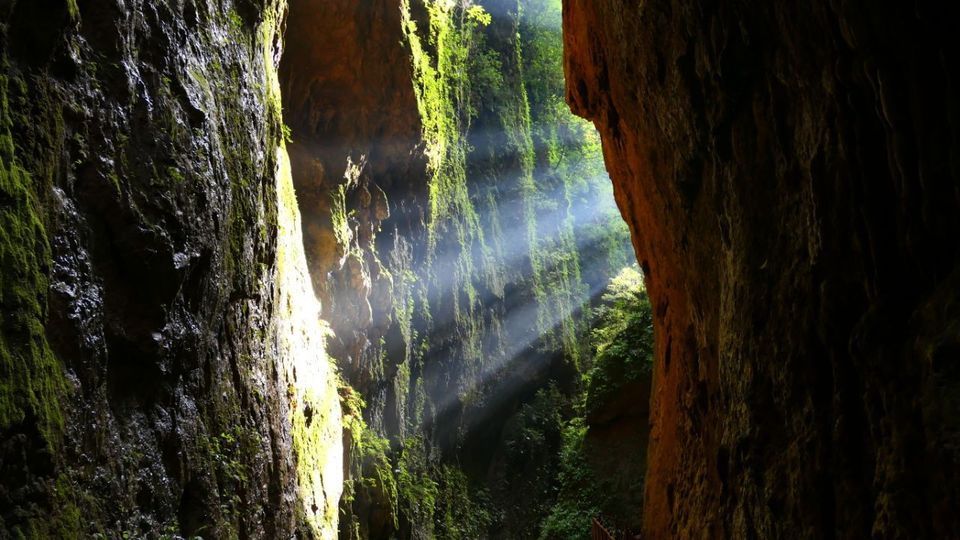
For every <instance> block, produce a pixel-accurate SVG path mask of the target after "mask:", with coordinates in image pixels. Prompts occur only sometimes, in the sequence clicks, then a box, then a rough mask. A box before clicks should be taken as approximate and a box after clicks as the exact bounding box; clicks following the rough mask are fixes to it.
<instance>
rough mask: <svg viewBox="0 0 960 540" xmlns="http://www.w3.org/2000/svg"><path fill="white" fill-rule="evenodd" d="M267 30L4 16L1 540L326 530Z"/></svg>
mask: <svg viewBox="0 0 960 540" xmlns="http://www.w3.org/2000/svg"><path fill="white" fill-rule="evenodd" d="M285 13H286V2H284V1H282V0H238V1H236V2H219V1H207V0H186V1H182V0H169V1H168V0H127V1H123V2H100V1H93V0H3V1H0V98H2V99H0V225H2V227H0V264H2V273H0V276H2V277H0V309H2V311H0V538H38V539H39V538H43V539H46V538H128V537H129V538H158V537H166V538H173V537H189V538H193V537H203V538H290V537H293V536H295V535H296V536H297V537H305V538H310V537H321V538H324V537H325V538H331V537H333V536H334V535H335V531H336V527H337V524H336V519H337V499H338V497H339V489H340V486H341V485H342V482H341V480H342V478H341V477H342V470H341V461H342V457H341V454H342V446H341V444H342V440H341V426H340V407H339V398H338V395H337V390H336V383H335V376H334V373H333V368H332V366H330V365H329V363H328V361H327V358H326V356H325V353H324V349H323V340H324V335H325V331H324V327H323V325H322V324H321V322H320V320H319V309H320V307H319V305H318V304H317V302H316V300H315V299H314V296H313V295H312V293H311V291H310V280H309V274H308V272H307V268H306V260H305V257H304V251H303V244H302V241H301V231H300V217H299V212H298V209H297V206H296V199H295V196H294V193H293V185H292V179H291V175H290V172H289V169H290V168H289V163H288V162H287V160H286V157H285V155H286V154H285V151H284V150H283V147H282V127H281V117H280V114H281V108H280V97H279V96H280V93H279V81H278V78H277V75H276V68H277V64H278V62H279V58H280V54H281V52H282V51H281V49H282V28H283V20H284V17H285Z"/></svg>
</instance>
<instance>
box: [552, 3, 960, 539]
mask: <svg viewBox="0 0 960 540" xmlns="http://www.w3.org/2000/svg"><path fill="white" fill-rule="evenodd" d="M952 20H953V19H952V17H951V16H950V13H948V9H947V7H946V4H945V3H934V2H914V3H880V4H877V3H867V2H858V1H846V2H826V1H813V2H802V3H776V2H775V3H746V2H735V1H729V2H707V3H701V2H693V1H674V2H668V1H659V0H653V1H647V2H634V3H624V2H619V1H613V0H566V1H565V13H564V23H565V32H566V38H565V39H566V66H565V67H566V72H567V76H568V80H567V84H568V96H567V97H568V101H569V103H570V104H571V106H572V108H573V109H574V111H575V112H576V113H578V114H580V115H583V116H585V117H587V118H590V119H592V120H594V122H595V123H596V125H597V127H598V128H599V130H600V132H601V135H602V138H603V142H604V152H605V158H606V162H607V166H608V168H609V170H610V172H611V175H612V177H613V180H614V183H615V187H616V195H617V200H618V203H619V205H620V207H621V210H622V211H623V214H624V216H625V218H626V219H627V221H628V222H629V224H630V226H631V228H632V230H633V233H634V245H635V247H636V250H637V254H638V259H639V260H640V262H641V265H642V266H643V268H644V270H645V271H646V274H647V280H648V288H649V292H650V296H651V300H652V301H653V303H654V309H655V313H656V323H657V330H656V333H657V361H656V368H655V389H654V394H653V397H652V401H651V405H652V411H651V422H652V434H651V448H650V451H649V461H648V465H649V467H648V477H647V478H648V481H647V494H646V506H645V509H644V514H645V529H646V532H647V534H649V535H650V537H651V538H668V537H688V536H698V537H699V536H709V537H713V538H716V537H733V538H776V537H802V538H818V537H831V536H839V537H844V538H864V537H869V536H871V535H872V536H876V537H884V538H887V537H889V538H920V537H956V536H958V535H960V517H958V515H957V513H956V511H955V509H956V508H957V507H958V505H960V492H958V489H960V488H958V485H960V484H958V480H960V424H958V421H957V419H958V418H960V367H958V366H960V357H958V352H960V305H958V303H957V301H958V295H960V269H958V267H957V261H958V258H957V256H958V251H960V244H958V243H957V240H956V239H957V235H958V232H960V211H958V209H960V191H958V185H960V161H958V159H957V156H958V155H960V137H958V135H960V133H958V130H960V118H958V111H960V109H958V105H960V103H958V96H960V93H958V88H957V77H958V72H960V62H958V58H957V56H956V54H955V53H953V52H952V50H953V49H954V48H955V46H956V38H955V32H953V31H952V30H951V24H952V23H951V21H952Z"/></svg>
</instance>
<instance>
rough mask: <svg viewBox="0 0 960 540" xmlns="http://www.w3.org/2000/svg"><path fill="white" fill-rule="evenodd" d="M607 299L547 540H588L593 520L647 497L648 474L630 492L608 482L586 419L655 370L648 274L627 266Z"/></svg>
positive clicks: (566, 436) (616, 481) (566, 439)
mask: <svg viewBox="0 0 960 540" xmlns="http://www.w3.org/2000/svg"><path fill="white" fill-rule="evenodd" d="M602 301H603V303H602V305H601V306H600V307H599V308H597V309H596V311H595V313H594V319H595V320H594V328H593V331H592V332H591V345H592V347H593V350H594V353H595V354H594V359H593V365H592V366H591V367H590V369H589V370H588V371H587V372H586V373H585V374H584V381H583V385H584V387H585V388H586V391H585V394H584V396H583V400H584V403H583V415H579V416H575V417H573V418H572V419H571V420H570V421H569V422H568V423H567V424H566V425H565V427H564V428H563V447H562V450H561V452H560V466H559V473H558V476H557V482H558V485H559V486H560V493H559V495H558V497H557V503H556V504H555V505H554V507H553V508H552V509H551V511H550V514H549V516H548V517H547V518H546V519H545V520H544V522H543V528H542V532H541V538H543V539H568V538H569V539H572V538H582V537H583V535H584V534H585V531H588V530H590V522H591V520H592V519H593V518H596V517H599V516H600V515H601V513H603V512H604V511H606V510H607V509H619V508H620V506H618V505H622V501H621V500H620V499H624V498H627V497H629V496H631V495H633V492H639V493H642V482H643V477H642V474H641V475H638V477H637V478H634V479H633V480H632V481H633V484H632V485H629V486H628V487H627V488H625V487H624V482H625V479H623V478H605V477H602V476H600V475H598V474H597V472H596V471H595V470H594V468H593V466H592V465H591V463H590V462H589V461H588V456H592V457H593V458H595V459H603V458H604V457H605V456H604V455H602V454H601V455H598V451H599V452H602V451H603V450H602V449H598V448H587V435H588V433H589V426H588V424H587V420H586V418H589V415H590V413H592V412H594V411H596V410H598V409H599V408H600V407H602V406H604V405H605V404H606V403H607V402H609V401H610V400H611V399H612V398H613V396H614V395H615V394H616V392H617V391H618V390H619V389H621V388H623V386H624V385H627V384H630V383H632V382H636V381H638V380H639V379H640V378H641V377H643V376H644V375H646V374H649V373H650V370H651V368H652V362H653V313H652V309H651V307H650V302H649V300H648V298H647V294H646V290H645V288H644V284H643V274H642V273H641V272H640V270H639V269H638V268H637V267H636V266H629V267H626V268H624V269H623V270H622V271H621V272H620V273H619V274H618V275H617V276H615V277H614V278H612V279H611V280H610V283H609V285H608V287H607V289H606V291H605V292H604V294H603V296H602ZM608 450H612V449H608ZM637 457H638V459H639V458H642V456H637ZM626 492H630V493H626Z"/></svg>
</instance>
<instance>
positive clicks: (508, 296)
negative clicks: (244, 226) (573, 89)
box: [280, 0, 653, 539]
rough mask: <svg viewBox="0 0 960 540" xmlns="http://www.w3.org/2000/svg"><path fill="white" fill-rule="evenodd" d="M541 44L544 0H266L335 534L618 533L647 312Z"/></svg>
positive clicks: (643, 394) (557, 42) (629, 484)
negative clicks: (313, 306)
mask: <svg viewBox="0 0 960 540" xmlns="http://www.w3.org/2000/svg"><path fill="white" fill-rule="evenodd" d="M561 27H562V20H561V3H560V0H520V1H518V0H482V1H480V0H475V1H473V2H447V1H433V0H427V1H420V0H412V1H407V0H404V1H401V2H397V1H396V0H376V1H365V2H359V3H357V2H354V1H346V0H344V1H330V0H292V1H291V2H290V12H289V16H288V19H287V28H286V33H285V45H284V53H283V56H282V60H281V65H280V79H281V89H282V96H283V109H284V113H283V114H284V122H285V124H286V125H287V126H289V127H288V128H286V131H287V134H288V135H287V144H286V146H287V150H288V152H289V154H290V160H291V165H292V174H293V180H294V184H295V186H296V192H297V198H298V201H299V207H300V212H301V214H302V216H303V231H304V245H305V249H306V253H307V259H308V263H309V268H310V272H311V275H312V280H313V286H314V290H315V292H316V293H317V295H318V297H319V298H320V300H321V303H322V306H323V308H322V309H323V311H322V316H323V318H324V319H325V320H326V321H327V322H328V323H329V325H330V327H331V330H332V334H331V335H330V336H329V337H328V340H327V351H328V352H329V354H330V356H331V357H332V358H334V359H335V361H336V364H337V366H338V368H339V370H340V373H341V376H342V382H341V394H342V398H343V402H344V415H345V425H346V435H345V451H346V457H345V463H344V469H345V474H346V478H347V481H346V485H345V493H344V497H343V498H342V500H341V512H340V535H341V537H343V538H392V537H396V536H400V537H412V538H430V537H438V538H464V539H467V538H485V537H501V538H537V537H548V538H575V537H580V536H582V535H585V534H587V533H588V531H589V529H590V527H591V522H592V521H593V520H594V519H598V520H601V521H603V522H605V523H606V525H607V526H608V528H609V529H610V530H612V531H619V532H618V534H626V533H627V532H630V531H637V530H639V527H640V521H639V520H640V515H641V512H640V508H641V506H642V483H643V477H644V475H643V472H644V463H645V457H644V456H645V444H646V416H647V403H648V401H649V397H648V396H649V386H650V371H651V365H652V355H653V347H652V316H651V314H650V307H649V302H648V301H647V300H646V296H645V292H644V290H643V284H642V278H641V277H640V273H639V270H638V269H636V267H635V263H633V261H634V260H635V258H634V255H633V252H632V247H631V243H630V237H629V232H628V231H627V228H626V224H625V223H624V222H623V220H622V218H621V217H620V214H619V211H618V209H617V208H616V205H615V202H614V200H613V193H612V186H611V182H610V179H609V177H608V176H607V174H606V171H605V169H604V165H603V161H602V153H601V149H600V141H599V137H598V135H597V133H596V132H595V130H594V128H593V127H592V126H591V125H590V124H589V123H587V122H585V121H583V120H580V119H578V118H576V117H574V116H573V115H572V114H571V113H570V112H569V110H568V107H567V105H566V103H565V101H564V81H563V68H562V61H563V59H562V54H563V43H562V28H561Z"/></svg>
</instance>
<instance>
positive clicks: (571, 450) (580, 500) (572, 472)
mask: <svg viewBox="0 0 960 540" xmlns="http://www.w3.org/2000/svg"><path fill="white" fill-rule="evenodd" d="M586 435H587V426H586V422H585V421H584V419H583V418H579V417H578V418H573V419H572V420H571V421H570V422H569V423H568V424H567V425H566V427H564V429H563V447H562V449H561V451H560V469H559V472H558V474H557V481H558V484H559V485H560V494H559V496H558V499H557V503H556V505H555V506H554V507H553V509H552V510H551V511H550V514H549V515H548V516H547V517H546V519H544V521H543V525H542V529H541V533H540V538H541V539H551V540H553V539H556V540H567V539H570V540H572V539H575V538H583V537H584V536H585V535H586V534H587V531H589V530H590V522H591V520H592V519H593V518H595V517H597V516H598V515H599V514H600V508H601V507H602V502H603V501H604V499H605V498H606V497H607V494H605V493H604V492H603V491H602V490H601V489H599V486H598V483H597V481H596V477H595V475H594V473H593V471H592V469H591V468H590V466H589V465H588V463H587V460H586V453H585V451H584V440H585V438H586Z"/></svg>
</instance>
